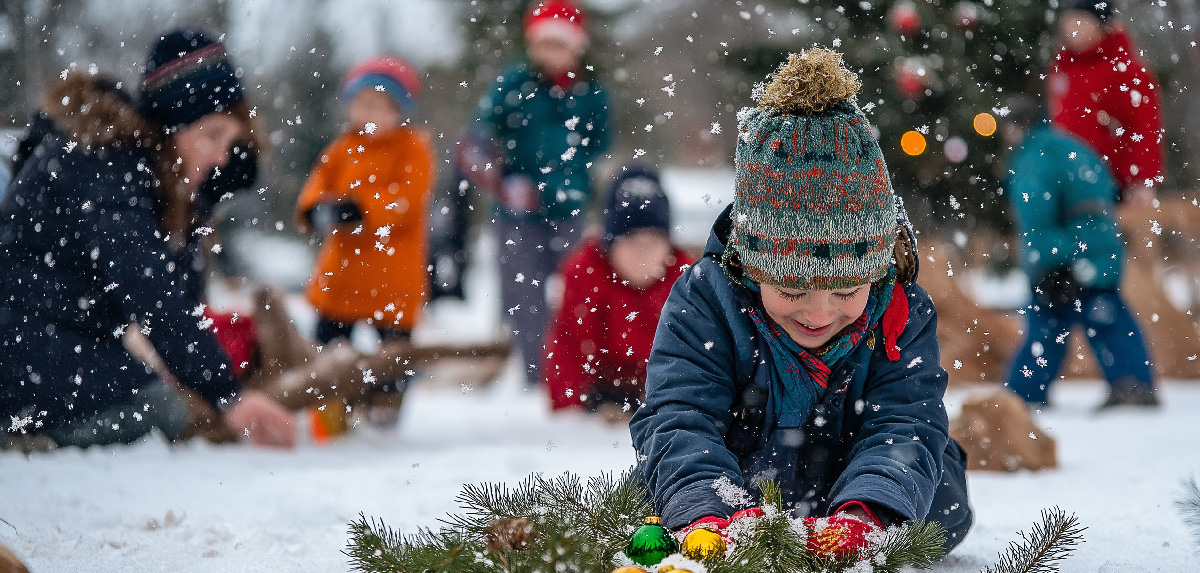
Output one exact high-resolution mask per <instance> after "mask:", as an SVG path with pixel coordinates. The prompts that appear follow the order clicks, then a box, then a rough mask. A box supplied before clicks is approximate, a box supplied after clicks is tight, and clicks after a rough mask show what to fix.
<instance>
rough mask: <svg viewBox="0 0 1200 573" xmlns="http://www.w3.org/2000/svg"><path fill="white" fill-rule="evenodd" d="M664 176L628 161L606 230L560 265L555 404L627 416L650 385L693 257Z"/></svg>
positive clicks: (551, 383)
mask: <svg viewBox="0 0 1200 573" xmlns="http://www.w3.org/2000/svg"><path fill="white" fill-rule="evenodd" d="M670 229H671V216H670V204H669V202H668V200H667V196H666V194H665V193H664V192H663V189H662V186H661V185H660V184H659V180H658V176H657V174H655V173H654V172H653V171H649V170H647V169H643V168H640V167H626V168H624V169H623V170H622V172H621V173H620V174H619V175H618V176H617V178H616V180H615V181H614V182H613V185H612V191H611V193H610V194H609V201H608V209H607V210H606V211H605V221H604V235H603V237H593V238H591V239H588V240H586V241H584V243H582V244H581V245H580V246H579V248H578V249H577V250H575V252H573V253H572V254H571V255H569V256H568V257H567V259H566V260H565V261H564V262H563V265H562V267H561V269H560V273H561V276H562V277H563V300H562V305H561V307H560V308H559V309H558V312H557V315H556V316H555V319H554V322H553V325H552V326H551V329H550V332H549V333H548V336H547V337H546V355H545V360H544V363H543V366H542V375H543V377H544V378H545V383H546V384H545V387H546V388H547V390H548V391H549V392H550V405H551V407H552V408H553V409H554V410H556V411H557V410H564V409H570V408H576V409H579V408H586V409H588V410H591V411H595V412H598V413H600V414H601V415H602V416H604V418H605V419H606V420H608V421H609V422H612V423H618V422H621V421H627V420H628V419H629V416H630V415H632V410H633V409H634V408H635V407H636V406H637V404H638V402H639V401H640V400H641V398H642V396H643V395H644V392H645V383H646V360H647V359H648V358H649V357H650V347H651V346H652V345H653V344H654V331H655V328H656V326H657V325H658V317H659V314H660V313H661V312H662V307H663V304H664V303H665V302H666V300H667V295H668V294H670V292H671V286H672V285H674V284H675V279H678V278H679V276H680V275H681V274H683V270H684V269H685V268H687V266H688V263H690V262H691V260H692V259H691V257H689V256H688V254H687V253H685V252H684V251H683V250H681V249H680V248H678V247H676V246H675V245H673V244H672V243H671V239H670Z"/></svg>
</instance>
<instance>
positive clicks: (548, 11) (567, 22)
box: [525, 0, 588, 50]
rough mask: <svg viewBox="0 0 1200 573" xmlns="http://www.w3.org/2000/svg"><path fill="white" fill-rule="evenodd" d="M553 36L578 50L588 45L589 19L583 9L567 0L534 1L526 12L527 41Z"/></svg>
mask: <svg viewBox="0 0 1200 573" xmlns="http://www.w3.org/2000/svg"><path fill="white" fill-rule="evenodd" d="M547 36H553V37H557V38H559V39H562V40H564V41H566V42H567V43H568V44H570V45H571V46H573V47H575V48H576V49H577V50H583V49H584V48H586V47H587V45H588V33H587V19H586V16H585V15H584V12H583V9H582V8H580V7H579V6H576V5H575V4H574V3H572V2H568V1H567V0H544V1H539V2H534V3H533V5H532V6H530V9H529V12H528V13H526V14H525V41H526V42H534V41H536V40H538V39H539V38H543V37H547Z"/></svg>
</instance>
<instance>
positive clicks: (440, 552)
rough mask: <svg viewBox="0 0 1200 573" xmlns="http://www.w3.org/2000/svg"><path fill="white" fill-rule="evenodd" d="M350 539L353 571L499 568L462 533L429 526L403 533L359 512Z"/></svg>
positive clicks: (472, 572)
mask: <svg viewBox="0 0 1200 573" xmlns="http://www.w3.org/2000/svg"><path fill="white" fill-rule="evenodd" d="M349 533H350V541H349V543H348V546H347V549H346V550H344V551H342V553H344V554H345V555H346V556H347V557H349V558H350V566H351V568H352V570H355V571H362V572H364V573H424V572H433V573H436V572H441V571H445V572H451V571H453V572H454V573H485V572H494V571H499V569H498V568H496V567H495V566H494V565H493V564H490V563H487V562H480V561H479V560H477V559H476V558H475V556H476V555H477V554H479V553H480V551H481V549H482V548H480V547H478V546H475V545H473V544H471V543H468V542H467V539H466V537H465V536H464V535H463V533H462V532H456V531H453V530H451V529H443V530H441V531H440V532H436V533H435V532H434V531H432V530H429V529H426V530H422V531H420V532H418V533H417V534H415V535H412V536H407V537H406V536H402V535H400V534H398V533H396V532H395V531H394V530H392V529H391V528H390V527H387V526H386V525H384V523H383V522H382V521H376V520H371V521H367V518H366V516H364V515H363V514H361V513H360V514H359V516H358V521H356V522H354V523H352V524H350V531H349Z"/></svg>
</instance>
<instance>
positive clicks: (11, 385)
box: [0, 80, 239, 427]
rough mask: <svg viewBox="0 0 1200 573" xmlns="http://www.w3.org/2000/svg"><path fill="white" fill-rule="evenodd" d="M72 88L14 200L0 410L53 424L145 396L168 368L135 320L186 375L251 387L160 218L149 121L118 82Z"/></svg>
mask: <svg viewBox="0 0 1200 573" xmlns="http://www.w3.org/2000/svg"><path fill="white" fill-rule="evenodd" d="M59 89H64V90H66V93H68V94H69V96H68V97H65V98H64V101H69V102H71V104H72V106H71V107H70V108H65V109H58V110H57V112H58V114H57V115H55V120H56V122H57V123H56V126H57V129H56V130H54V131H53V132H51V133H48V134H46V136H45V137H44V139H43V140H42V141H41V142H40V143H39V145H38V146H37V148H36V150H35V151H34V153H33V154H32V156H31V157H30V158H29V160H28V161H27V162H26V163H25V164H24V166H23V167H22V169H21V171H20V173H18V174H17V175H16V177H15V178H14V180H13V183H12V185H11V186H10V187H9V190H8V193H7V194H6V196H5V198H4V200H3V201H2V202H0V269H2V272H3V274H4V280H3V281H0V416H3V418H2V419H4V420H9V419H10V416H12V417H17V418H26V417H29V418H30V419H31V421H32V423H34V424H35V426H34V427H42V426H44V427H53V426H56V425H61V424H63V423H67V422H70V421H73V420H76V419H80V418H84V417H87V416H90V415H94V414H95V413H96V412H98V411H101V410H103V409H106V408H107V407H110V406H112V405H116V404H123V403H126V402H128V401H129V400H131V399H132V398H133V396H134V395H135V394H136V393H137V392H138V390H139V389H140V388H142V387H144V386H145V385H147V384H149V383H151V382H153V381H154V380H155V379H156V377H155V376H154V375H153V374H151V373H150V372H148V371H147V369H146V368H145V367H144V366H143V365H142V363H141V362H140V361H139V360H137V359H136V358H134V357H133V356H131V355H130V354H129V353H128V352H127V351H126V350H125V348H124V347H123V345H122V340H121V334H122V332H123V329H124V327H125V326H126V325H127V324H129V323H130V322H135V321H136V322H139V323H140V324H141V325H142V327H141V328H142V332H143V333H145V334H146V337H147V339H148V340H149V341H150V343H151V344H153V346H154V348H155V350H157V352H158V354H159V355H160V356H161V357H162V359H163V361H164V362H165V363H166V365H167V367H168V368H169V369H170V371H171V372H172V373H173V374H174V375H175V377H176V378H177V379H178V380H179V382H180V383H181V384H183V385H184V386H187V387H188V388H190V389H192V390H194V391H195V392H196V393H197V394H198V395H200V396H202V397H203V398H205V399H207V400H208V401H209V402H211V403H212V404H213V405H214V406H218V407H221V406H222V403H223V402H226V403H227V401H228V400H230V399H232V398H233V397H234V396H235V395H236V393H237V392H238V391H239V387H238V385H237V384H236V383H235V382H234V379H233V371H232V368H231V365H230V364H229V359H228V357H227V356H226V354H225V352H224V350H223V349H222V348H221V347H220V345H219V344H218V343H217V341H216V339H215V338H214V336H213V335H212V333H211V332H209V331H208V330H206V329H205V328H204V324H203V323H202V317H199V316H197V315H196V314H194V312H195V311H196V309H197V307H198V305H199V304H200V299H199V292H198V285H199V282H200V281H199V280H198V279H197V277H195V276H194V275H195V273H196V272H197V269H196V268H195V266H194V265H193V263H194V262H195V258H194V256H193V253H191V252H189V251H187V250H178V249H173V248H171V247H170V246H169V245H168V242H167V237H166V232H165V231H164V229H163V228H162V225H161V223H160V221H161V219H162V211H161V209H162V202H161V201H160V199H159V196H158V192H157V191H156V189H155V175H154V169H155V167H154V166H155V162H154V159H153V156H152V154H151V152H150V151H149V150H148V149H146V148H145V147H144V146H142V145H140V144H138V143H137V142H136V137H134V136H133V133H134V132H135V131H136V130H139V129H145V127H144V124H139V123H138V122H137V120H136V114H135V113H134V112H133V111H132V104H130V103H129V102H128V101H127V100H126V99H122V98H121V97H113V96H114V95H116V94H107V95H106V94H104V93H102V91H100V90H98V89H97V88H96V86H94V85H89V84H87V83H73V82H72V81H71V80H68V81H66V82H64V85H63V86H62V87H61V88H59ZM56 101H57V100H56ZM122 122H124V123H122ZM96 127H100V128H101V131H99V132H96V133H92V132H89V131H88V130H89V129H93V128H96ZM39 425H40V426H39Z"/></svg>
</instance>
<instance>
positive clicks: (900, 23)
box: [887, 0, 921, 36]
mask: <svg viewBox="0 0 1200 573" xmlns="http://www.w3.org/2000/svg"><path fill="white" fill-rule="evenodd" d="M887 23H888V27H890V28H891V29H892V30H895V31H896V32H899V33H900V34H901V35H904V36H912V35H914V34H916V33H917V32H920V31H921V15H920V14H919V13H918V12H917V5H916V4H913V3H912V2H911V1H910V0H901V1H900V2H896V3H895V4H892V9H891V10H888V13H887Z"/></svg>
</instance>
